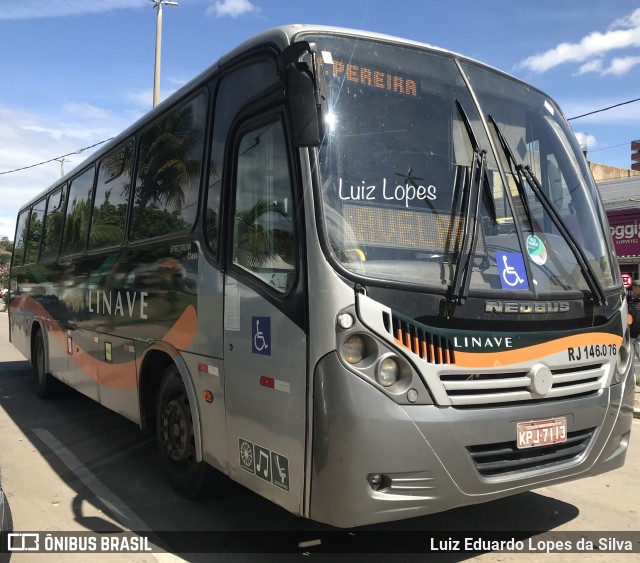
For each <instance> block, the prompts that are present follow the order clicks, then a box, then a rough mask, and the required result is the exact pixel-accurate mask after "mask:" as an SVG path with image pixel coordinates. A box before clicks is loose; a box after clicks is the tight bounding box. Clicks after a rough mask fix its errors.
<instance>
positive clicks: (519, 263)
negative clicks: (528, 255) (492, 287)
mask: <svg viewBox="0 0 640 563" xmlns="http://www.w3.org/2000/svg"><path fill="white" fill-rule="evenodd" d="M496 261H497V262H498V272H500V285H501V286H502V289H529V284H528V283H527V272H526V269H525V267H524V259H523V257H522V254H520V253H518V252H496Z"/></svg>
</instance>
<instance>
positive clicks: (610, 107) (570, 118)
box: [567, 98, 640, 121]
mask: <svg viewBox="0 0 640 563" xmlns="http://www.w3.org/2000/svg"><path fill="white" fill-rule="evenodd" d="M633 102H640V98H636V99H635V100H628V101H626V102H621V103H619V104H614V105H612V106H609V107H606V108H602V109H596V110H594V111H590V112H588V113H583V114H582V115H576V116H575V117H569V118H567V121H571V120H572V119H580V118H581V117H586V116H587V115H593V114H594V113H600V112H601V111H607V110H610V109H613V108H617V107H620V106H625V105H627V104H632V103H633Z"/></svg>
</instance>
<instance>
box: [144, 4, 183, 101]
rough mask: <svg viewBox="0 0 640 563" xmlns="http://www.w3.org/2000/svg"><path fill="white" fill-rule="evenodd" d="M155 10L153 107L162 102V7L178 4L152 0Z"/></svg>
mask: <svg viewBox="0 0 640 563" xmlns="http://www.w3.org/2000/svg"><path fill="white" fill-rule="evenodd" d="M151 2H153V4H154V6H153V7H154V8H155V9H156V10H158V12H157V14H156V66H155V70H154V73H153V107H156V106H157V105H158V103H159V102H160V57H161V51H162V5H163V4H166V5H167V6H177V5H178V3H177V2H170V1H169V0H151Z"/></svg>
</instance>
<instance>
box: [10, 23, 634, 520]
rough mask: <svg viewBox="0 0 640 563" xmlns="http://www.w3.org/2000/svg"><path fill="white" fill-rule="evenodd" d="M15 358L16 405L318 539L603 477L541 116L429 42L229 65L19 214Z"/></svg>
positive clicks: (285, 35)
mask: <svg viewBox="0 0 640 563" xmlns="http://www.w3.org/2000/svg"><path fill="white" fill-rule="evenodd" d="M9 313H10V317H9V322H10V336H11V340H12V342H13V344H14V345H15V346H16V347H17V348H18V349H19V350H20V351H21V352H22V353H23V354H24V355H25V356H26V357H27V358H28V359H30V361H31V362H32V364H33V366H34V372H35V376H36V378H35V380H36V390H37V394H38V395H39V396H41V397H49V396H52V395H55V393H56V392H57V390H58V389H59V385H61V384H62V383H63V384H66V385H68V386H71V387H73V388H75V389H77V390H78V391H80V392H81V393H83V394H85V395H86V396H88V397H90V398H92V399H94V400H95V401H98V402H99V403H100V404H102V405H104V406H105V407H107V408H109V409H112V410H113V411H116V412H118V413H120V414H121V415H123V416H124V417H127V418H128V419H130V420H132V421H134V422H135V423H137V424H138V425H139V426H140V427H141V428H143V429H145V428H146V429H151V430H153V431H155V434H156V436H157V449H158V455H159V458H160V460H161V462H162V463H161V465H162V466H163V468H164V470H166V473H167V475H168V479H169V481H170V483H171V484H172V485H173V487H174V488H175V489H176V490H178V491H179V492H180V493H181V494H183V495H185V496H186V497H188V498H196V497H199V496H201V495H204V494H211V493H215V492H216V490H219V489H220V488H223V487H224V486H225V483H228V482H229V480H228V478H230V479H231V480H233V481H236V482H237V483H240V484H241V485H243V486H245V487H247V488H249V489H250V490H252V491H254V492H255V493H257V494H258V495H261V496H263V497H265V498H267V499H270V500H271V501H273V502H274V503H276V504H278V505H280V506H281V507H283V508H284V509H286V510H288V511H290V512H291V513H294V514H296V515H300V516H303V517H307V518H310V519H313V520H315V521H319V522H323V523H327V524H331V525H333V526H338V527H353V526H358V525H363V524H368V523H375V522H382V521H389V520H396V519H402V518H408V517H414V516H419V515H425V514H430V513H434V512H439V511H444V510H447V509H450V508H453V507H458V506H463V505H469V504H474V503H480V502H485V501H489V500H492V499H497V498H500V497H504V496H506V495H512V494H515V493H519V492H522V491H527V490H530V489H533V488H536V487H541V486H548V485H552V484H556V483H560V482H564V481H568V480H572V479H578V478H582V477H586V476H590V475H596V474H599V473H602V472H605V471H609V470H612V469H615V468H618V467H620V466H622V465H623V463H624V459H625V455H626V451H627V446H628V443H629V435H630V429H631V423H632V417H633V408H632V402H633V393H634V380H633V375H632V361H631V358H632V354H631V353H630V339H629V329H628V324H629V319H628V312H627V302H626V296H625V292H624V288H623V286H622V282H621V276H620V271H619V268H618V265H617V262H616V257H615V253H614V251H613V247H612V241H611V237H610V236H609V227H608V223H607V218H606V215H605V213H604V211H603V206H602V203H601V200H600V197H599V194H598V191H597V188H596V185H595V183H594V181H593V178H592V176H591V175H590V172H589V168H588V166H587V163H586V162H585V159H584V157H583V155H582V153H581V151H580V147H579V145H578V143H577V141H576V139H575V136H574V135H573V133H572V131H571V129H570V128H569V126H568V124H567V121H566V119H565V117H564V116H563V113H562V112H561V110H560V108H559V107H558V105H557V104H556V103H555V102H554V101H553V100H552V99H551V98H549V97H548V96H547V95H546V94H544V93H542V92H540V91H538V90H537V89H535V88H534V87H532V86H530V85H528V84H525V83H524V82H521V81H520V80H517V79H515V78H514V77H512V76H509V75H508V74H505V73H503V72H501V71H499V70H496V69H494V68H490V67H488V66H486V65H483V64H481V63H479V62H477V61H474V60H471V59H469V58H466V57H464V56H461V55H458V54H456V53H452V52H449V51H446V50H442V49H439V48H436V47H433V46H430V45H426V44H421V43H418V42H413V41H406V40H403V39H400V38H396V37H390V36H385V35H381V34H373V33H365V32H363V31H357V30H347V29H339V28H333V27H326V26H308V25H290V26H284V27H280V28H277V29H272V30H269V31H265V32H263V33H261V34H259V35H257V36H255V37H254V38H252V39H250V40H248V41H247V42H245V43H243V44H242V45H240V46H239V47H237V48H235V49H234V50H232V51H231V52H229V53H228V54H226V55H224V56H223V57H222V58H220V60H219V61H218V62H217V63H215V64H214V65H213V66H211V67H210V68H209V69H208V70H206V71H205V72H203V73H202V74H201V75H200V76H198V77H197V78H195V79H194V80H193V81H191V82H190V83H189V84H187V85H185V86H184V87H183V88H182V89H180V90H179V91H177V92H176V93H174V94H173V95H172V96H171V97H170V98H168V99H167V100H165V101H164V102H163V103H161V104H160V105H159V106H157V107H156V108H155V109H153V110H152V111H151V112H150V113H149V114H147V115H146V116H144V117H142V118H141V119H140V120H139V121H138V122H137V123H135V124H134V125H133V126H131V127H130V128H129V129H127V130H126V131H124V132H123V133H122V134H120V135H119V136H117V137H116V138H114V139H113V140H112V141H110V142H109V143H108V144H107V145H105V146H103V147H102V148H101V149H99V150H98V152H96V153H95V154H94V155H93V156H91V157H90V158H88V159H87V160H86V161H85V162H84V163H83V164H81V165H80V166H78V167H77V168H76V169H75V170H73V171H71V172H69V173H68V174H67V175H66V176H65V177H63V178H61V179H60V180H59V181H57V182H56V183H55V184H54V185H52V186H51V187H50V188H48V189H46V190H44V191H43V192H42V193H40V195H38V196H36V197H35V198H33V199H32V200H31V201H29V202H28V203H26V204H25V205H24V206H23V207H22V208H21V210H20V211H19V215H18V217H17V227H16V235H15V249H14V253H13V262H12V266H11V278H10V310H9Z"/></svg>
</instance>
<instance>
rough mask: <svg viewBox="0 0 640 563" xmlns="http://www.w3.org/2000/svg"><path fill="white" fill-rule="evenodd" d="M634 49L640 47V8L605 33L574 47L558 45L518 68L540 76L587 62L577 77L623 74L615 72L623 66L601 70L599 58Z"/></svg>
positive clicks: (585, 39)
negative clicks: (555, 69) (589, 74)
mask: <svg viewBox="0 0 640 563" xmlns="http://www.w3.org/2000/svg"><path fill="white" fill-rule="evenodd" d="M635 47H640V8H638V9H637V10H635V11H634V12H633V13H631V14H630V15H628V16H625V17H624V18H621V19H618V20H616V21H614V22H613V23H612V24H611V25H610V26H609V29H608V30H607V31H606V32H600V31H594V32H592V33H589V34H588V35H585V36H584V37H583V38H582V39H581V40H580V41H579V42H577V43H560V44H559V45H557V46H556V47H554V48H553V49H549V50H548V51H545V52H544V53H539V54H536V55H533V56H531V57H528V58H526V59H525V60H524V61H522V62H521V63H520V64H519V65H518V67H519V68H526V69H529V70H532V71H534V72H540V73H542V72H546V71H547V70H550V69H552V68H554V67H556V66H558V65H561V64H565V63H571V62H573V63H582V62H584V61H587V62H586V63H585V64H583V65H582V66H581V67H580V70H579V71H578V74H585V73H586V72H600V73H601V74H622V73H623V72H624V71H623V72H617V68H618V67H620V68H624V64H623V63H617V65H618V66H616V67H614V66H613V62H612V63H611V64H610V65H607V66H606V67H604V66H602V64H603V61H602V57H603V56H604V55H605V54H607V53H609V52H611V51H615V50H619V49H629V48H635ZM625 58H628V57H625ZM615 60H616V59H614V61H615ZM597 61H600V62H599V63H598V62H597ZM598 65H601V66H598ZM631 66H633V65H631ZM629 68H630V67H629Z"/></svg>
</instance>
